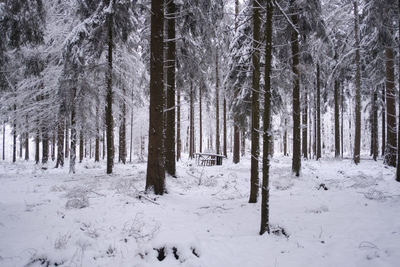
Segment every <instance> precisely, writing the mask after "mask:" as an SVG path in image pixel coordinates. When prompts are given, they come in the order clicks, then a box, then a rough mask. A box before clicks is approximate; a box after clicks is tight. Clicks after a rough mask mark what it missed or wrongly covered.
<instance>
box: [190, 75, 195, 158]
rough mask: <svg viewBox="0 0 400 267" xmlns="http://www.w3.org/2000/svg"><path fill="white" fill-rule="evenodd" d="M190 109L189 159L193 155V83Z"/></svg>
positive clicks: (191, 85) (191, 84)
mask: <svg viewBox="0 0 400 267" xmlns="http://www.w3.org/2000/svg"><path fill="white" fill-rule="evenodd" d="M189 98H190V107H189V158H191V159H192V158H193V153H194V133H193V130H194V125H193V124H194V119H193V115H194V112H193V109H194V108H193V105H194V104H193V102H194V100H193V83H192V81H190V95H189Z"/></svg>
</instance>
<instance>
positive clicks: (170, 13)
mask: <svg viewBox="0 0 400 267" xmlns="http://www.w3.org/2000/svg"><path fill="white" fill-rule="evenodd" d="M166 3H167V39H168V42H167V46H168V47H167V112H166V115H167V123H166V125H167V127H166V138H165V169H166V171H167V173H168V174H169V175H171V176H172V177H176V160H175V66H176V63H175V61H176V59H175V58H176V41H175V16H176V14H175V13H176V7H175V2H174V0H169V1H166Z"/></svg>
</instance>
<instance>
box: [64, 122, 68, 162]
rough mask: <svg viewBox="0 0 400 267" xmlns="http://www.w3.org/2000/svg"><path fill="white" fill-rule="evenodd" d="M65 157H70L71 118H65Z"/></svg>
mask: <svg viewBox="0 0 400 267" xmlns="http://www.w3.org/2000/svg"><path fill="white" fill-rule="evenodd" d="M64 156H65V158H69V120H68V119H66V120H65V153H64Z"/></svg>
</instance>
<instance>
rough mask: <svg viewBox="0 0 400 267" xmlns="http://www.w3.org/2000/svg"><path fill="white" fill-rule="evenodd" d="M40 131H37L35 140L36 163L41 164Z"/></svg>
mask: <svg viewBox="0 0 400 267" xmlns="http://www.w3.org/2000/svg"><path fill="white" fill-rule="evenodd" d="M39 147H40V131H39V129H37V131H36V138H35V163H36V164H39V161H40V155H39V153H40V152H39V150H40V148H39Z"/></svg>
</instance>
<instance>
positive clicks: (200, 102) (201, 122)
mask: <svg viewBox="0 0 400 267" xmlns="http://www.w3.org/2000/svg"><path fill="white" fill-rule="evenodd" d="M201 91H202V90H201V86H200V88H199V113H200V114H199V116H200V117H199V128H200V136H199V143H200V147H199V152H200V153H202V152H203V111H202V95H201Z"/></svg>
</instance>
